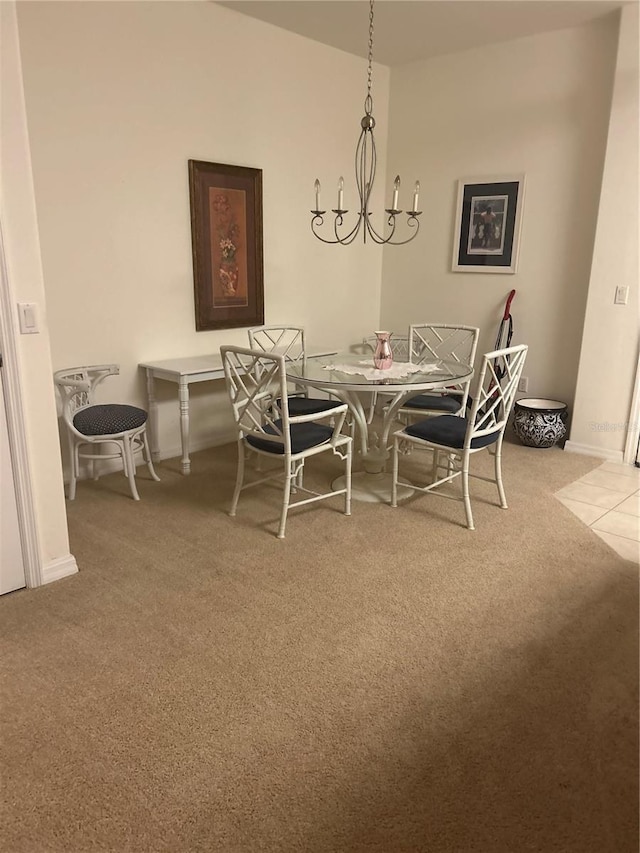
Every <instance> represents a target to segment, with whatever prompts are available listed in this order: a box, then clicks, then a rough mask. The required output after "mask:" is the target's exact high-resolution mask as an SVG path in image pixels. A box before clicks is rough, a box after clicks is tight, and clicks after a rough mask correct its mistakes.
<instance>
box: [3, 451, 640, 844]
mask: <svg viewBox="0 0 640 853" xmlns="http://www.w3.org/2000/svg"><path fill="white" fill-rule="evenodd" d="M481 457H482V459H481ZM474 461H477V463H479V467H480V468H484V467H486V464H487V462H488V457H487V455H486V454H481V455H480V456H479V457H478V458H477V460H474ZM418 464H419V463H418V462H417V459H416V458H415V457H411V458H410V459H408V460H405V467H404V471H405V474H407V475H409V476H411V475H412V474H413V475H415V473H416V468H415V467H414V466H417V465H418ZM598 464H599V460H596V459H588V458H585V457H580V456H572V455H570V454H566V453H563V452H562V451H560V450H559V449H555V448H554V449H551V450H537V449H532V448H525V447H521V446H519V445H516V444H508V445H507V446H506V447H505V483H506V488H507V497H508V499H509V503H510V509H509V510H508V511H506V512H505V511H502V510H500V509H499V508H498V507H497V506H495V503H494V502H495V492H494V489H493V488H492V487H491V486H490V485H488V484H484V483H479V482H475V483H474V484H473V495H474V510H475V516H476V526H477V530H476V531H474V532H470V531H467V530H466V529H465V528H464V527H463V526H462V521H463V508H462V505H461V504H458V503H453V502H451V501H444V500H440V499H437V498H434V497H431V496H420V497H419V498H417V499H415V500H412V501H411V502H409V503H407V504H404V505H402V506H401V507H399V508H398V509H395V510H394V509H391V508H390V507H389V506H386V505H373V504H363V503H355V504H354V508H353V510H354V511H353V515H352V517H351V518H346V517H344V516H343V515H341V514H340V512H339V508H340V501H339V499H337V500H336V501H335V502H333V501H332V502H331V503H328V504H324V505H320V506H316V507H312V508H308V509H303V510H300V511H298V512H297V513H294V514H292V516H291V518H290V520H289V526H288V530H287V538H286V539H285V540H284V541H278V540H277V539H276V538H275V536H274V535H273V532H274V531H275V527H276V521H277V515H278V503H279V495H278V493H277V492H275V491H273V490H268V491H265V490H259V491H255V492H254V493H253V494H252V493H249V494H248V495H247V496H245V498H244V499H243V501H242V502H241V504H240V511H239V515H238V517H237V518H236V519H231V518H229V517H228V516H227V515H226V508H227V506H228V500H229V497H230V494H231V488H232V482H233V478H234V475H235V447H234V446H231V447H227V448H218V449H216V450H212V451H206V452H203V453H199V454H195V455H194V457H193V474H192V475H191V476H190V477H188V478H185V477H182V476H181V475H180V474H179V473H178V464H177V460H173V461H171V462H169V463H165V464H162V465H160V466H159V473H160V475H161V477H162V482H161V483H153V482H151V481H149V480H148V479H146V478H145V475H144V470H143V469H140V478H139V483H140V491H141V495H142V501H140V502H139V503H134V502H133V501H132V500H131V499H130V497H128V488H127V484H126V480H125V479H124V478H123V477H122V476H121V475H111V476H109V477H106V478H104V479H102V480H100V481H99V482H98V483H92V482H91V483H81V484H80V485H79V488H78V498H77V500H76V501H75V502H74V503H72V504H68V509H69V525H70V535H71V543H72V551H73V553H74V555H75V556H76V558H77V561H78V564H79V566H80V569H81V571H80V573H79V574H78V575H76V576H74V577H72V578H68V579H65V580H62V581H59V582H57V583H54V584H51V585H50V586H48V587H45V588H42V589H39V590H34V591H21V592H18V593H13V594H11V595H8V596H4V597H3V598H2V599H1V600H0V623H1V634H2V651H1V655H0V662H1V670H2V678H3V681H2V717H1V719H2V765H1V767H2V788H3V813H2V816H1V820H2V823H1V826H2V831H1V835H2V841H0V844H1V845H2V850H3V851H10V853H22V851H24V852H25V853H45V851H68V852H69V853H84V851H93V850H103V851H106V850H108V851H131V853H134V852H135V853H142V851H153V853H155V851H158V852H159V851H175V853H181V852H182V851H223V852H224V853H236V851H237V853H253V851H305V853H334V852H335V853H342V851H379V853H403V851H412V852H413V853H440V851H447V853H449V851H450V852H451V853H471V851H474V853H476V851H480V853H521V851H540V853H574V851H575V853H636V851H637V850H638V806H637V803H638V729H637V706H638V701H637V672H638V584H637V567H636V566H634V565H633V564H631V563H628V562H625V561H623V560H622V559H621V558H619V557H618V556H616V554H615V553H614V552H613V551H611V550H610V549H609V548H608V547H607V546H606V545H605V544H604V543H603V542H602V541H601V540H600V539H598V537H597V536H596V535H595V534H594V533H593V532H592V531H591V530H589V529H588V528H587V527H585V526H584V525H583V524H582V523H581V522H580V521H579V520H578V519H577V518H575V517H574V516H573V514H572V513H571V512H569V510H567V509H566V508H564V507H563V506H562V505H561V504H560V503H559V502H558V501H556V499H555V498H554V497H553V492H555V491H556V490H557V489H559V488H560V487H561V486H563V485H566V484H567V483H570V482H572V481H573V480H574V479H576V478H578V477H580V476H582V475H583V474H584V473H586V472H587V471H588V470H591V469H592V468H594V467H596V466H597V465H598ZM476 470H478V466H476ZM337 471H338V465H337V463H334V462H333V461H331V462H330V463H329V467H327V466H326V463H321V462H320V460H317V462H316V464H315V465H314V468H313V473H312V475H311V480H314V479H315V480H317V481H318V482H323V483H326V482H329V481H330V480H331V479H332V477H333V476H334V475H335V473H336V472H337ZM334 504H335V505H334Z"/></svg>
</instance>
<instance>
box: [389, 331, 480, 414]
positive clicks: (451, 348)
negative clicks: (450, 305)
mask: <svg viewBox="0 0 640 853" xmlns="http://www.w3.org/2000/svg"><path fill="white" fill-rule="evenodd" d="M479 334H480V329H478V328H477V327H476V326H456V325H452V324H447V323H414V324H413V325H411V326H409V352H410V356H411V358H410V360H411V361H413V362H416V363H418V364H420V363H421V362H425V361H450V362H457V363H459V364H469V365H471V366H473V363H474V361H475V357H476V348H477V346H478V336H479ZM470 384H471V376H469V378H468V379H467V380H465V381H464V382H459V383H454V384H452V385H451V387H449V388H447V389H446V390H445V391H444V392H442V393H440V394H433V393H431V394H418V395H417V396H415V397H412V398H411V399H410V400H407V402H406V403H405V404H404V405H403V407H402V408H401V409H400V410H399V413H398V414H399V415H400V418H401V419H403V417H404V416H407V417H409V418H411V417H414V416H416V415H420V416H424V415H427V414H444V413H446V412H448V413H450V414H456V413H460V412H465V411H466V408H467V400H468V397H469V386H470Z"/></svg>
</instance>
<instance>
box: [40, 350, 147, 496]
mask: <svg viewBox="0 0 640 853" xmlns="http://www.w3.org/2000/svg"><path fill="white" fill-rule="evenodd" d="M119 373H120V368H119V367H118V365H117V364H99V365H92V366H89V367H69V368H65V369H64V370H57V371H56V372H55V373H54V375H53V378H54V382H55V384H56V387H57V388H58V390H59V392H60V396H61V398H62V419H63V421H64V424H65V427H66V431H67V436H68V439H69V456H70V465H71V476H70V482H69V500H71V501H72V500H74V499H75V496H76V483H77V481H78V477H79V474H80V461H81V460H83V459H85V460H88V461H89V462H90V463H91V476H92V477H93V479H94V480H97V479H98V477H99V470H98V467H97V465H96V463H98V462H104V461H105V460H107V459H121V460H122V467H123V470H124V473H125V476H126V477H127V478H128V480H129V488H130V489H131V496H132V497H133V499H134V500H136V501H139V500H140V495H139V494H138V489H137V487H136V464H135V454H136V453H137V452H138V451H141V452H142V455H143V458H144V461H145V463H146V465H147V468H148V469H149V474H150V475H151V477H152V479H154V480H157V481H159V480H160V477H158V475H157V474H156V472H155V470H154V467H153V463H152V461H151V453H150V451H149V443H148V441H147V431H146V424H147V412H146V411H145V410H144V409H140V408H138V406H129V405H125V404H122V403H106V404H98V403H97V401H96V388H97V386H98V385H99V384H100V383H101V382H103V381H104V380H105V379H106V378H107V377H108V376H114V375H117V374H119ZM105 447H107V448H110V449H111V452H109V451H108V450H107V451H105Z"/></svg>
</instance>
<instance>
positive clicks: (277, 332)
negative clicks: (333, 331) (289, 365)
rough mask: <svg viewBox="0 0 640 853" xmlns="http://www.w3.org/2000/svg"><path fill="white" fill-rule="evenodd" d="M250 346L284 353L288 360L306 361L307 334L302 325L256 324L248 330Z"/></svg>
mask: <svg viewBox="0 0 640 853" xmlns="http://www.w3.org/2000/svg"><path fill="white" fill-rule="evenodd" d="M248 333H249V347H250V349H253V350H262V352H266V353H277V354H278V355H283V356H284V358H285V359H286V361H294V362H300V363H304V361H305V359H306V348H305V334H304V329H303V328H302V327H301V326H255V327H254V328H252V329H249V330H248Z"/></svg>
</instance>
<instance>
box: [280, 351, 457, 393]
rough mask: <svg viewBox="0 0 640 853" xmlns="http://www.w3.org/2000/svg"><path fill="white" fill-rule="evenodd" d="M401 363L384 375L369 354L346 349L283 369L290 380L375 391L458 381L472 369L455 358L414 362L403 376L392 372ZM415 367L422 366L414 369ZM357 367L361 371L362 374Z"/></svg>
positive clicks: (292, 363)
mask: <svg viewBox="0 0 640 853" xmlns="http://www.w3.org/2000/svg"><path fill="white" fill-rule="evenodd" d="M402 364H403V362H396V363H395V365H394V367H392V369H391V375H386V376H385V374H386V373H388V372H387V371H384V370H375V369H374V365H373V359H372V358H371V357H367V356H363V355H362V354H359V355H354V354H353V353H352V352H348V353H337V354H336V355H333V356H327V357H323V358H313V359H308V360H307V362H306V364H305V365H304V366H303V365H302V364H301V363H294V362H290V363H288V364H287V366H286V370H287V376H288V377H289V378H290V379H292V380H298V381H301V382H308V383H309V384H314V385H315V384H317V385H326V386H330V387H340V386H343V387H347V386H351V387H353V386H356V387H360V388H363V389H364V388H371V389H374V390H375V389H378V388H381V387H385V386H392V387H393V388H394V389H398V390H402V389H403V388H406V387H410V386H415V385H418V386H430V385H432V386H434V387H435V386H438V385H441V384H447V383H453V382H460V381H461V380H463V379H466V378H468V377H469V376H471V374H472V373H473V369H472V368H471V366H470V365H468V364H461V363H460V362H458V361H436V360H434V361H425V362H423V363H421V364H420V365H413V369H412V371H411V372H406V373H404V375H402V376H398V375H395V374H396V370H397V369H398V368H400V369H401V365H402ZM416 367H420V368H421V369H420V370H415V368H416ZM341 368H343V369H341ZM344 368H347V369H346V370H345V369H344ZM358 368H360V369H361V370H362V372H361V373H360V372H359V371H358ZM394 368H395V369H394Z"/></svg>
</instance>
